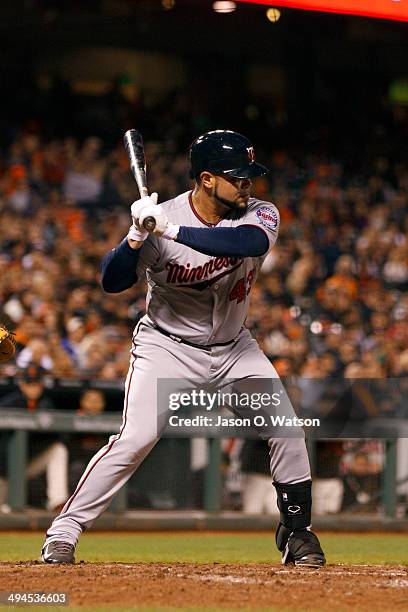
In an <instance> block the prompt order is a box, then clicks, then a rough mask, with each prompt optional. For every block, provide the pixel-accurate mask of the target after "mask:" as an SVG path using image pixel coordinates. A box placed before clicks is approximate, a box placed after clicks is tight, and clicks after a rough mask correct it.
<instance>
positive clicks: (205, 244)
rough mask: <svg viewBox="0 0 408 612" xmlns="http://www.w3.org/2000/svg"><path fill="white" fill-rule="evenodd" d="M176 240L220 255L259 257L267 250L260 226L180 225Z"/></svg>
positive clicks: (266, 239)
mask: <svg viewBox="0 0 408 612" xmlns="http://www.w3.org/2000/svg"><path fill="white" fill-rule="evenodd" d="M176 242H179V243H180V244H185V245H186V246H189V247H191V248H192V249H194V250H195V251H199V252H200V253H204V254H205V255H215V256H221V257H260V256H261V255H265V253H267V251H268V250H269V240H268V236H267V234H266V232H264V230H263V229H261V228H260V227H255V226H252V225H239V226H238V227H208V228H207V227H185V226H181V227H180V231H179V233H178V236H177V240H176Z"/></svg>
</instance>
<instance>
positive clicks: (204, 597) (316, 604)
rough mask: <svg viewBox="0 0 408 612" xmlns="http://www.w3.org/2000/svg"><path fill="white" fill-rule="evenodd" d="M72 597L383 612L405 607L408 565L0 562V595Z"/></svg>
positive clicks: (130, 603)
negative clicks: (12, 592)
mask: <svg viewBox="0 0 408 612" xmlns="http://www.w3.org/2000/svg"><path fill="white" fill-rule="evenodd" d="M10 590H17V591H20V592H21V591H30V592H38V591H42V592H49V591H51V592H57V591H65V592H67V593H69V596H70V605H71V606H72V605H75V606H88V607H89V606H106V607H110V606H111V607H136V606H152V607H161V606H166V607H176V608H177V607H191V608H193V607H207V606H208V607H220V608H223V607H225V608H246V609H249V608H251V609H257V608H262V607H273V606H277V607H278V608H290V609H293V610H303V611H304V610H309V611H313V612H315V611H317V610H319V611H326V610H327V611H330V612H339V611H351V610H352V611H353V612H365V611H367V612H377V611H378V612H384V610H387V612H388V611H391V610H405V611H406V610H407V609H408V567H406V566H380V565H376V566H368V565H352V566H345V565H331V566H327V567H325V568H324V569H320V570H313V569H306V568H304V569H298V568H294V567H283V566H280V565H270V564H247V565H232V564H223V563H212V564H204V565H196V564H192V563H135V564H120V563H109V564H107V563H103V564H95V563H93V564H91V563H79V564H77V565H73V566H45V565H42V564H40V563H38V562H31V563H1V564H0V591H10Z"/></svg>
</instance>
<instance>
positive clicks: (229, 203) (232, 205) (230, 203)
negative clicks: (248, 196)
mask: <svg viewBox="0 0 408 612" xmlns="http://www.w3.org/2000/svg"><path fill="white" fill-rule="evenodd" d="M213 197H214V199H215V200H217V201H218V202H219V203H220V204H223V205H224V206H226V207H227V208H229V209H230V210H236V209H238V210H243V209H244V208H246V207H247V204H248V201H246V202H237V201H236V200H227V199H226V198H223V197H221V196H220V195H219V194H218V191H217V185H215V187H214V196H213Z"/></svg>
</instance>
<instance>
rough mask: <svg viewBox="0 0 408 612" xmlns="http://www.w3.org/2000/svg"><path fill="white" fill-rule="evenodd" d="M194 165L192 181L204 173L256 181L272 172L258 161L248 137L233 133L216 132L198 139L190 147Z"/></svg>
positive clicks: (229, 131) (192, 166) (192, 165)
mask: <svg viewBox="0 0 408 612" xmlns="http://www.w3.org/2000/svg"><path fill="white" fill-rule="evenodd" d="M190 162H191V169H190V176H191V178H198V177H199V176H200V174H201V172H204V170H207V171H208V172H211V173H212V174H225V175H226V176H233V177H235V178H254V177H256V176H262V175H263V174H266V173H267V172H268V169H267V168H265V166H262V165H261V164H258V163H257V162H256V161H255V152H254V147H253V146H252V144H251V143H250V141H249V140H248V138H245V136H242V134H238V133H237V132H231V130H214V131H213V132H206V133H205V134H202V136H199V137H198V138H196V140H195V141H194V142H193V144H192V145H191V147H190Z"/></svg>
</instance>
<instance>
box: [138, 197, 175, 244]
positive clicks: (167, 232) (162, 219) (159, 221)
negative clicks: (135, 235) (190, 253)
mask: <svg viewBox="0 0 408 612" xmlns="http://www.w3.org/2000/svg"><path fill="white" fill-rule="evenodd" d="M146 217H153V219H154V220H155V222H156V227H155V228H154V230H153V231H152V232H150V233H151V234H153V235H154V236H160V237H161V238H165V239H166V240H175V239H176V238H177V234H178V233H179V230H180V226H179V225H174V223H170V221H169V220H168V218H167V215H166V213H165V211H164V209H163V207H162V206H160V204H159V205H158V206H146V207H145V208H143V210H142V212H141V213H140V217H139V223H140V225H141V227H143V221H144V220H145V219H146Z"/></svg>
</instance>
